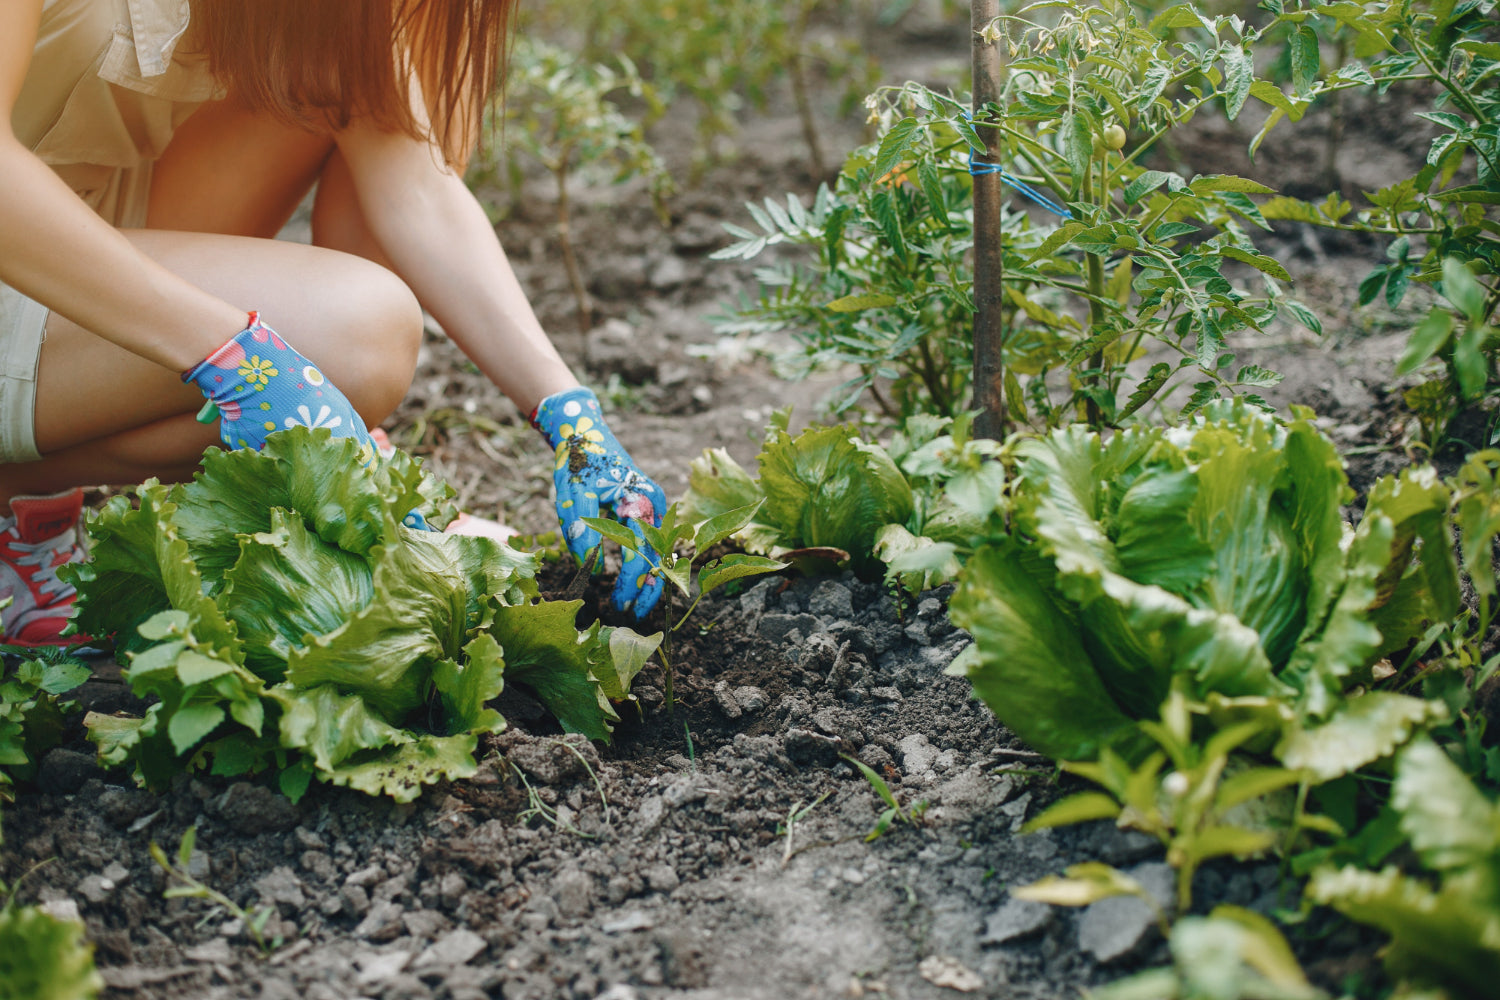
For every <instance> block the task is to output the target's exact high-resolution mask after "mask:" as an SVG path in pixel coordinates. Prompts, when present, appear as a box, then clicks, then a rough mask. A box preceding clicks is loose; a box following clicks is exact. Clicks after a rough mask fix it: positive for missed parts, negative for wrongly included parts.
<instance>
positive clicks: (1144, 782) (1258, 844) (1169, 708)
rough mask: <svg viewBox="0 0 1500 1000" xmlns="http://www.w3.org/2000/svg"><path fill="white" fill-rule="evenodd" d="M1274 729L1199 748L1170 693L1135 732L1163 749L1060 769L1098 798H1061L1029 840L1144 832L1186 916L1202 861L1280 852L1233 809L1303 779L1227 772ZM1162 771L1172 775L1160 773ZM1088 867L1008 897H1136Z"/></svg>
mask: <svg viewBox="0 0 1500 1000" xmlns="http://www.w3.org/2000/svg"><path fill="white" fill-rule="evenodd" d="M1272 725H1273V724H1272V723H1271V722H1270V721H1268V720H1266V719H1252V720H1250V721H1248V722H1241V723H1238V724H1235V725H1230V726H1227V727H1226V728H1224V729H1221V730H1219V731H1218V732H1217V733H1215V734H1214V735H1213V736H1211V737H1210V738H1209V739H1208V740H1207V741H1206V742H1198V741H1195V740H1194V738H1193V733H1192V709H1191V706H1190V705H1189V704H1188V702H1187V700H1186V699H1185V698H1184V697H1183V696H1182V695H1181V694H1180V693H1178V692H1174V693H1173V694H1172V696H1171V697H1170V698H1169V699H1168V700H1167V703H1166V705H1165V706H1164V707H1163V711H1162V719H1161V721H1159V722H1158V721H1147V722H1142V723H1141V724H1140V728H1141V729H1142V730H1143V731H1144V732H1145V733H1146V735H1148V736H1149V737H1150V738H1151V739H1152V740H1154V741H1155V742H1156V743H1157V744H1158V746H1159V747H1160V749H1159V750H1157V751H1155V752H1153V753H1151V754H1150V755H1149V756H1148V757H1146V759H1145V760H1144V761H1143V762H1142V763H1141V764H1140V765H1139V766H1137V767H1134V768H1132V767H1130V765H1129V764H1128V763H1126V761H1125V760H1124V759H1123V758H1122V757H1120V756H1119V755H1118V754H1116V753H1114V752H1113V751H1110V750H1106V751H1104V752H1103V753H1101V754H1100V756H1099V760H1098V761H1097V762H1092V763H1064V764H1063V765H1062V768H1063V770H1065V771H1068V772H1070V773H1072V774H1076V775H1079V776H1080V777H1083V778H1087V779H1088V780H1090V781H1092V782H1094V783H1095V784H1097V785H1099V786H1100V787H1101V788H1103V789H1104V790H1103V791H1095V792H1082V793H1079V794H1077V795H1072V796H1069V797H1068V798H1066V799H1063V800H1062V801H1060V802H1058V803H1056V804H1054V805H1053V806H1051V807H1050V808H1048V809H1047V810H1045V811H1044V812H1043V813H1042V814H1041V815H1040V816H1037V817H1036V818H1035V819H1033V820H1032V821H1031V822H1030V823H1028V824H1027V825H1026V827H1025V832H1028V833H1029V832H1031V831H1034V830H1041V829H1045V828H1048V827H1054V826H1067V825H1070V824H1073V823H1083V822H1088V821H1090V820H1099V819H1110V820H1114V821H1115V822H1116V823H1117V824H1118V825H1119V826H1121V827H1124V828H1129V829H1134V830H1140V831H1141V832H1143V833H1146V834H1149V835H1151V836H1153V837H1155V838H1157V839H1158V840H1160V841H1161V843H1162V845H1163V846H1164V847H1166V849H1167V862H1168V863H1169V864H1170V865H1172V866H1173V867H1174V868H1176V869H1177V871H1178V877H1177V911H1178V912H1179V913H1187V912H1188V911H1189V910H1190V909H1191V906H1192V885H1193V874H1194V872H1196V871H1197V869H1198V866H1199V865H1201V864H1202V863H1203V862H1204V861H1207V860H1209V859H1211V858H1216V857H1223V856H1226V855H1232V856H1234V857H1237V858H1247V857H1253V856H1256V855H1259V854H1261V853H1263V852H1265V851H1267V850H1270V849H1271V848H1272V847H1273V846H1274V845H1275V844H1276V841H1277V832H1276V831H1275V830H1272V829H1269V828H1267V826H1266V825H1265V824H1264V823H1263V822H1257V823H1256V824H1255V828H1251V827H1248V826H1243V825H1240V824H1238V823H1236V822H1234V817H1232V816H1231V811H1232V810H1235V809H1236V808H1237V807H1240V806H1243V805H1245V804H1246V803H1250V802H1252V801H1254V800H1258V799H1264V798H1265V797H1266V796H1269V795H1272V794H1274V793H1276V792H1278V791H1280V790H1282V789H1285V788H1288V787H1289V786H1293V785H1297V784H1299V783H1300V782H1302V781H1304V780H1305V775H1303V774H1302V773H1300V772H1298V771H1294V770H1291V769H1289V768H1284V767H1270V766H1267V767H1248V768H1243V769H1240V770H1237V771H1234V772H1233V773H1226V769H1227V768H1229V764H1230V755H1231V754H1232V753H1233V752H1234V751H1235V750H1237V749H1239V748H1240V747H1242V746H1243V745H1244V744H1245V743H1247V742H1249V741H1250V740H1253V739H1254V738H1256V737H1257V736H1263V735H1267V734H1268V732H1269V729H1270V728H1271V727H1272ZM1168 764H1171V765H1172V770H1170V771H1167V772H1166V773H1165V774H1164V773H1163V771H1164V770H1165V769H1166V767H1167V765H1168ZM1317 819H1318V818H1317V817H1304V816H1300V815H1299V817H1298V821H1300V822H1301V824H1302V825H1314V824H1315V823H1316V821H1317ZM1337 832H1342V831H1337ZM1084 868H1085V869H1086V870H1084V871H1081V872H1076V873H1075V872H1072V871H1070V872H1069V875H1068V877H1067V878H1062V879H1059V878H1055V877H1049V878H1046V879H1043V880H1041V881H1040V882H1035V883H1033V884H1032V885H1030V886H1027V887H1024V888H1023V889H1017V890H1013V892H1012V894H1013V895H1016V896H1018V897H1020V898H1022V899H1034V900H1037V901H1039V902H1047V903H1055V904H1057V905H1060V906H1086V905H1088V904H1089V903H1091V902H1094V901H1096V900H1097V899H1102V898H1105V897H1107V896H1114V895H1122V894H1127V895H1140V894H1141V893H1140V891H1138V890H1139V886H1138V885H1134V884H1133V880H1131V879H1129V878H1128V877H1126V876H1124V875H1123V874H1121V873H1119V872H1116V871H1114V869H1111V868H1108V866H1106V865H1094V866H1084Z"/></svg>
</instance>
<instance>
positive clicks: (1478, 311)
mask: <svg viewBox="0 0 1500 1000" xmlns="http://www.w3.org/2000/svg"><path fill="white" fill-rule="evenodd" d="M1443 296H1444V297H1445V298H1447V299H1448V301H1449V302H1452V303H1453V304H1454V305H1456V306H1458V309H1459V312H1461V313H1463V314H1464V315H1465V316H1467V317H1468V319H1469V322H1470V323H1483V322H1484V321H1485V320H1486V319H1488V316H1487V315H1486V310H1485V298H1486V295H1485V289H1484V286H1483V285H1481V284H1480V283H1479V281H1478V280H1477V279H1476V278H1475V277H1474V273H1473V272H1472V271H1470V270H1469V269H1468V267H1466V266H1465V265H1464V263H1463V261H1461V260H1459V259H1458V258H1457V257H1444V258H1443Z"/></svg>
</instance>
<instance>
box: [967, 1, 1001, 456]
mask: <svg viewBox="0 0 1500 1000" xmlns="http://www.w3.org/2000/svg"><path fill="white" fill-rule="evenodd" d="M999 16H1000V0H971V12H970V20H969V25H970V29H971V30H970V36H971V42H972V45H973V63H974V67H973V72H974V126H975V130H976V131H977V132H978V134H979V137H980V139H982V140H983V141H984V145H985V154H984V157H983V160H984V162H986V163H996V164H998V163H999V162H1000V130H999V129H998V128H996V127H994V126H986V125H983V124H981V123H982V121H983V119H982V118H981V117H980V110H981V109H982V108H984V107H985V105H987V104H989V103H991V102H998V101H999V100H1000V47H999V45H998V39H996V38H995V37H993V35H992V33H991V32H990V31H988V30H986V29H988V28H989V26H990V24H991V23H992V22H993V21H994V20H995V18H997V17H999ZM976 159H977V158H976ZM1000 195H1001V187H1000V174H999V172H998V170H995V171H985V170H978V171H976V172H975V175H974V304H975V305H976V306H977V307H978V312H977V313H975V315H974V408H975V409H977V410H979V411H980V414H979V417H978V419H976V420H975V422H974V434H975V436H976V437H986V438H995V439H997V440H998V439H1003V438H1004V437H1005V433H1006V424H1007V415H1006V408H1005V365H1004V360H1003V358H1002V356H1001V347H1002V345H1003V343H1004V341H1005V327H1004V322H1003V314H1002V311H1001V310H1002V306H1003V304H1004V291H1003V288H1002V278H1003V277H1004V266H1005V264H1004V258H1003V256H1002V253H1001V247H1000V235H1001V234H1000V202H1001V197H1000Z"/></svg>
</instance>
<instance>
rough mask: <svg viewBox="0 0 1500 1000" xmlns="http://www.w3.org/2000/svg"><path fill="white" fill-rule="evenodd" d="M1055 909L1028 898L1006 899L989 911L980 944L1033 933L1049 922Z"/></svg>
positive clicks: (1004, 940) (993, 942)
mask: <svg viewBox="0 0 1500 1000" xmlns="http://www.w3.org/2000/svg"><path fill="white" fill-rule="evenodd" d="M1055 916H1056V911H1055V909H1054V908H1053V907H1052V906H1049V905H1048V904H1046V903H1038V902H1034V901H1032V900H1029V899H1008V900H1006V901H1005V904H1004V905H1003V906H1001V907H1000V909H998V910H996V911H995V912H994V913H991V914H990V916H989V919H988V920H986V921H985V924H984V936H983V937H981V938H980V939H979V943H980V944H1004V943H1005V942H1007V941H1011V940H1013V939H1015V938H1020V937H1025V936H1026V935H1028V934H1035V933H1036V932H1037V931H1039V930H1041V929H1042V928H1044V927H1046V926H1047V925H1048V924H1050V923H1051V922H1052V920H1053V918H1054V917H1055Z"/></svg>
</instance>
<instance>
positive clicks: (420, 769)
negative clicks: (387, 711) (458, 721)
mask: <svg viewBox="0 0 1500 1000" xmlns="http://www.w3.org/2000/svg"><path fill="white" fill-rule="evenodd" d="M477 744H478V737H476V736H474V735H473V734H472V733H463V734H460V735H458V736H424V737H422V738H420V739H417V740H414V741H413V742H410V743H406V744H403V745H401V746H396V747H389V748H387V749H385V750H380V751H375V752H373V753H366V754H361V755H359V756H358V757H356V758H353V759H351V760H350V761H348V762H347V763H345V764H343V765H341V766H339V767H337V768H335V769H334V770H333V771H332V772H331V773H329V774H327V775H326V776H325V777H324V780H326V781H327V782H328V783H329V784H333V785H343V786H346V787H348V788H353V789H356V790H358V791H361V792H364V793H365V794H366V795H389V796H390V797H391V798H393V799H395V800H396V801H397V802H411V801H414V800H415V799H416V798H417V796H419V795H421V794H422V787H423V786H424V785H432V784H436V783H437V782H439V781H461V780H463V779H464V778H472V777H473V776H474V774H475V772H476V771H478V770H479V767H478V765H477V764H475V763H474V748H475V746H476V745H477Z"/></svg>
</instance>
